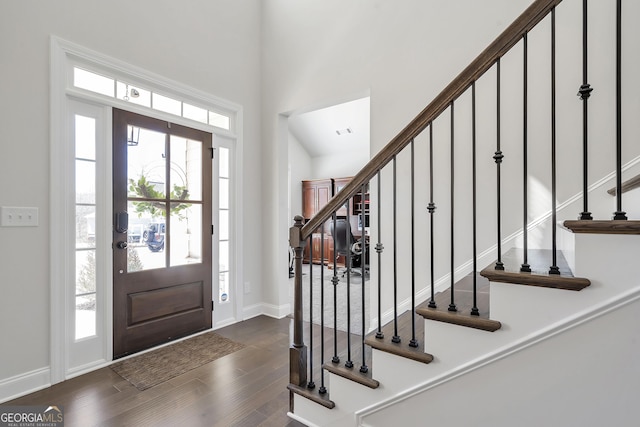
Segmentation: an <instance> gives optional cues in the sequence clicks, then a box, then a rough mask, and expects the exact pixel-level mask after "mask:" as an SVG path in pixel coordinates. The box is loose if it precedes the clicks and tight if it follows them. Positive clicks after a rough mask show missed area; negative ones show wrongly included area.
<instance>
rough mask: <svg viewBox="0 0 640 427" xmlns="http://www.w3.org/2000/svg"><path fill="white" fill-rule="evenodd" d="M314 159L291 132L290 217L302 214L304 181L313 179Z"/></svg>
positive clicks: (291, 218)
mask: <svg viewBox="0 0 640 427" xmlns="http://www.w3.org/2000/svg"><path fill="white" fill-rule="evenodd" d="M311 165H312V159H311V157H310V156H309V153H308V152H307V150H305V148H304V146H303V145H302V144H300V141H298V140H297V139H296V137H295V136H294V135H293V134H292V133H291V132H289V168H290V170H291V181H290V184H289V185H290V186H291V187H290V188H291V198H290V209H289V214H288V218H289V219H290V220H293V217H294V216H296V215H302V181H304V180H308V179H313V178H314V175H313V167H312V166H311Z"/></svg>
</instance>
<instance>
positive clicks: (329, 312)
mask: <svg viewBox="0 0 640 427" xmlns="http://www.w3.org/2000/svg"><path fill="white" fill-rule="evenodd" d="M309 270H310V269H309V264H304V265H303V266H302V271H303V277H302V288H303V293H302V302H303V314H304V320H305V321H307V322H308V321H309V319H310V318H311V316H310V312H309V306H310V305H311V303H313V323H315V324H317V325H320V324H321V310H320V308H321V290H324V325H325V327H328V328H333V327H334V318H333V313H334V311H336V312H337V314H338V316H337V325H338V327H337V329H338V330H341V331H347V276H346V275H345V276H344V277H341V276H342V270H340V269H339V270H338V278H339V279H340V281H339V282H338V285H337V287H336V291H337V304H336V306H337V309H336V310H334V296H333V291H334V285H333V282H332V280H331V279H332V278H333V270H332V269H329V268H328V267H324V282H322V283H323V286H320V284H321V277H320V272H321V270H322V269H321V267H320V266H319V265H314V266H313V271H312V272H310V271H309ZM311 276H313V286H312V289H313V295H312V297H313V301H312V302H311V301H310V300H309V288H310V286H309V279H310V277H311ZM369 283H370V281H369V278H368V277H367V278H366V280H365V282H364V291H365V301H366V304H365V307H364V319H365V331H366V330H368V328H369V305H370V304H369ZM290 285H291V286H292V289H293V278H292V279H290ZM362 286H363V284H362V278H361V277H360V275H356V274H353V273H352V274H351V278H350V283H349V288H350V303H351V311H350V313H349V316H350V324H351V333H352V334H356V335H362V313H363V310H362ZM291 307H292V310H293V290H292V291H291Z"/></svg>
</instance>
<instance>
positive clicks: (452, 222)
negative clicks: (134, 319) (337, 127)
mask: <svg viewBox="0 0 640 427" xmlns="http://www.w3.org/2000/svg"><path fill="white" fill-rule="evenodd" d="M630 5H631V7H628V6H630ZM594 9H595V13H593V12H594ZM627 10H630V11H637V12H640V10H638V8H637V7H635V6H634V5H633V2H631V1H621V0H617V1H616V0H606V1H602V2H595V1H587V0H565V1H561V0H536V1H534V2H532V4H531V6H530V7H529V8H527V9H526V10H525V11H524V12H523V13H522V15H521V16H520V17H518V18H517V19H516V21H514V22H513V23H512V24H511V25H510V26H509V27H508V28H507V29H506V30H505V31H504V32H503V33H502V34H501V35H500V36H499V37H498V38H497V39H496V40H495V41H494V42H493V43H492V44H491V45H490V46H489V47H487V49H485V51H484V52H482V53H481V54H480V55H479V56H478V58H476V60H474V61H473V62H472V63H471V64H470V65H469V66H468V67H467V68H466V69H465V70H464V71H463V72H462V73H460V75H458V76H457V77H456V78H455V79H454V80H453V81H452V83H451V84H449V86H447V87H446V88H445V89H444V90H443V91H442V92H441V93H440V94H439V95H438V96H437V97H436V98H435V99H434V100H433V101H432V102H431V103H430V104H429V105H428V106H427V107H426V108H425V109H424V110H423V111H422V112H421V113H420V114H419V115H418V116H417V117H416V118H415V119H414V120H413V121H411V122H410V123H409V125H407V127H405V129H403V130H402V131H401V132H400V133H399V134H398V135H397V136H396V137H395V138H394V139H393V140H391V141H390V143H389V144H388V145H387V146H386V147H385V148H383V149H382V150H381V151H380V152H379V153H378V154H377V155H376V156H375V157H374V158H373V159H372V160H371V161H370V162H369V163H368V164H367V165H366V166H365V167H364V168H363V169H362V170H361V171H360V172H359V173H358V174H357V175H356V176H355V177H354V179H353V180H352V181H351V182H350V183H349V184H348V185H347V186H345V187H344V188H343V189H342V190H341V191H340V192H339V193H338V194H337V195H336V196H335V197H334V198H333V199H332V200H331V201H330V202H329V203H328V204H327V205H326V206H325V207H324V208H323V209H322V210H321V211H320V212H319V213H318V214H317V215H316V216H315V217H314V218H312V219H311V220H310V221H308V222H307V223H306V224H303V222H302V218H301V217H296V218H295V224H294V226H293V227H292V228H291V230H290V239H289V240H290V245H291V247H292V248H293V250H294V252H295V260H294V274H295V297H294V304H295V309H294V331H293V342H292V345H291V347H290V384H289V390H290V392H291V400H290V402H291V408H290V414H289V415H290V417H292V418H294V419H297V420H298V421H300V422H302V423H304V424H306V425H309V426H354V425H355V426H391V425H409V424H410V423H411V424H417V425H427V424H431V423H445V422H446V423H447V424H448V425H454V426H457V425H468V424H474V425H478V426H514V425H518V426H541V425H552V426H555V425H562V426H573V425H576V426H577V425H581V426H583V425H621V426H626V425H635V424H636V423H637V419H638V418H639V416H640V409H636V408H637V405H636V404H635V402H636V401H637V398H638V397H639V395H640V393H639V392H638V391H637V390H636V388H637V387H636V385H637V381H638V379H640V364H638V363H637V362H636V355H637V353H638V351H640V339H638V337H640V334H638V332H640V326H639V324H638V322H637V321H635V316H634V314H635V312H636V310H637V309H638V308H640V275H638V274H637V273H636V272H635V271H634V267H635V264H636V263H637V262H638V259H640V258H639V255H640V221H638V220H634V219H633V218H640V211H637V210H636V208H635V207H636V206H638V205H637V204H634V203H635V202H634V200H636V199H633V197H635V196H630V195H631V193H632V192H629V193H626V195H625V199H624V200H623V193H624V191H626V190H627V189H630V188H633V187H632V186H630V185H629V184H627V183H625V184H624V185H623V175H627V176H630V175H637V174H638V171H639V169H640V150H636V151H634V150H633V149H629V147H631V145H630V144H628V143H625V141H626V139H625V138H627V135H635V134H637V133H638V132H640V129H639V128H638V126H637V125H636V124H635V122H637V121H638V120H637V117H638V116H640V106H639V105H638V104H637V102H636V103H634V101H630V100H629V99H637V96H638V93H637V87H636V86H634V85H631V86H632V87H628V88H626V87H624V89H625V90H626V92H624V91H623V90H622V89H623V84H624V83H625V82H628V81H630V80H628V79H624V78H623V76H624V70H625V68H624V65H629V64H631V67H633V66H635V65H634V64H636V62H634V61H637V62H638V63H640V55H637V54H635V53H634V52H636V51H637V46H636V45H637V43H636V42H635V41H633V40H634V38H633V36H634V35H635V37H636V38H635V40H636V41H637V40H638V39H639V38H640V36H638V34H639V33H638V32H637V31H635V30H628V29H627V28H628V27H625V25H634V24H633V22H634V18H633V16H630V15H627V13H628V12H627ZM609 12H610V13H609ZM608 15H611V16H613V18H614V19H613V22H602V21H601V20H600V18H606V17H607V16H608ZM590 27H596V28H600V29H602V28H607V29H608V31H609V32H610V33H611V34H612V35H615V36H613V37H611V39H612V40H613V41H614V46H612V47H611V48H610V49H608V50H607V51H606V52H605V53H608V55H609V56H608V58H607V59H606V60H605V59H603V58H598V59H597V60H596V61H598V63H607V64H613V65H612V66H611V67H610V68H611V70H614V69H615V71H612V72H610V73H608V74H606V73H604V74H603V73H600V72H598V73H594V74H597V77H596V78H595V81H594V82H591V83H593V87H592V86H591V84H590V81H589V79H588V76H589V74H588V71H589V70H591V69H593V68H596V67H594V65H593V64H594V59H592V58H593V57H594V55H593V54H592V53H591V51H590V50H589V41H592V40H593V38H594V36H593V35H592V36H589V34H590V33H589V28H590ZM576 31H577V32H578V36H577V37H576V36H575V34H573V32H576ZM598 31H601V30H598ZM623 35H626V36H627V37H629V35H631V36H632V37H631V41H626V42H625V41H624V39H623V37H622V36H623ZM600 38H601V37H600ZM600 38H598V40H600ZM558 39H560V40H558ZM566 39H570V40H581V44H580V43H579V44H577V45H575V46H572V49H574V50H575V51H578V52H581V54H580V55H578V56H579V57H580V58H581V60H580V61H578V63H577V64H576V63H575V61H573V62H572V63H571V64H569V63H567V62H566V61H568V59H567V58H566V56H568V55H566V51H565V50H562V49H565V48H566ZM595 44H598V43H595ZM625 46H626V47H625ZM631 46H634V47H631ZM602 50H603V49H602V48H600V49H598V48H596V51H597V52H600V53H602ZM605 50H606V49H605ZM558 51H561V54H560V55H559V54H558ZM541 52H542V54H541ZM588 52H589V55H588V54H587V53H588ZM562 53H564V54H562ZM634 55H635V56H634ZM541 58H542V59H541ZM545 58H546V59H545ZM534 61H542V62H543V65H535V64H534ZM569 69H572V70H573V73H572V72H570V71H567V70H569ZM576 70H577V72H576ZM611 70H610V71H611ZM541 74H545V75H546V77H545V78H541V77H540V76H541ZM575 75H578V76H580V75H582V81H581V82H577V84H576V85H575V86H576V91H577V92H578V96H579V98H577V99H576V100H573V102H574V103H575V104H576V105H577V112H576V111H575V110H576V106H575V105H573V104H571V105H572V106H569V104H568V103H567V102H566V101H565V98H566V96H565V93H566V92H567V91H566V90H564V89H562V88H563V86H562V85H563V84H564V83H566V79H567V77H568V76H575ZM514 87H518V88H519V92H518V93H514V92H513V91H512V89H513V88H514ZM609 88H610V89H613V92H614V95H611V96H608V95H600V94H601V93H603V92H605V90H606V89H609ZM592 91H593V94H592V93H591V92H592ZM541 93H545V94H546V95H545V96H542V97H541V96H540V94H541ZM625 93H627V94H632V96H628V95H627V96H623V94H625ZM598 96H600V98H598ZM633 97H635V98H633ZM611 102H613V103H614V104H615V105H612V104H611ZM590 109H591V110H590ZM605 109H606V110H608V111H611V110H615V114H608V115H607V117H600V115H595V116H596V117H594V111H596V112H598V111H603V110H605ZM590 111H591V112H590ZM634 118H635V119H634ZM567 123H568V124H567ZM489 128H490V129H491V130H488V129H489ZM603 135H609V136H611V139H612V140H613V142H611V143H610V144H606V143H605V142H604V141H603ZM603 145H606V146H607V147H609V149H608V150H609V152H611V153H612V154H611V158H610V159H608V158H604V157H605V156H600V157H596V158H594V157H589V154H590V153H594V152H597V153H602V149H601V147H602V146H603ZM628 152H629V154H628ZM634 155H635V156H636V157H634ZM601 157H602V158H601ZM487 159H491V160H492V161H491V162H487ZM608 160H611V165H612V168H613V166H615V170H614V171H613V172H610V173H609V174H608V175H605V176H598V177H594V176H591V175H592V174H590V173H589V170H590V168H593V166H594V165H595V166H596V167H595V168H594V169H596V170H600V169H602V162H603V161H604V162H606V161H608ZM607 164H608V163H607ZM577 165H581V167H579V166H577ZM567 169H570V170H572V171H573V172H575V174H574V175H576V176H577V179H576V178H575V177H573V176H571V175H570V174H567V173H566V170H567ZM632 180H633V179H632ZM632 180H631V181H632ZM613 184H615V186H614V188H615V191H614V192H613V193H614V195H615V197H616V198H615V206H612V205H611V200H610V196H608V195H607V194H606V193H607V191H606V190H607V189H608V187H609V186H611V185H613ZM636 192H637V190H636ZM365 193H369V194H370V196H371V221H370V224H371V236H370V244H369V249H368V251H369V259H370V276H369V280H368V285H367V284H361V283H360V282H358V283H357V284H353V283H351V281H350V275H351V274H352V273H351V272H350V271H348V272H347V275H346V279H344V280H343V279H339V278H338V277H337V272H336V269H335V268H334V269H333V272H332V273H331V274H332V275H333V277H331V276H329V277H328V278H327V279H326V280H329V281H331V282H332V283H333V285H334V293H333V295H326V296H325V295H324V292H323V293H322V294H321V295H322V296H321V298H322V300H321V304H320V309H319V311H320V313H311V314H310V315H309V314H307V315H305V313H303V301H302V297H303V290H304V289H305V287H306V288H307V290H308V288H309V287H310V286H312V285H311V283H309V282H305V280H304V279H303V264H302V253H303V250H304V247H305V245H306V244H308V242H309V239H310V236H311V234H312V233H313V232H315V231H316V230H324V229H326V228H328V227H325V224H326V223H327V222H329V223H330V222H331V221H336V220H337V218H338V215H337V211H338V210H339V209H340V208H342V207H343V206H345V205H347V206H349V204H350V203H351V201H352V199H353V198H354V197H359V198H361V199H364V195H365ZM623 201H624V202H625V203H626V202H627V201H630V202H631V203H629V206H632V209H631V210H629V212H625V210H624V209H623ZM603 212H609V213H608V214H605V215H612V216H613V218H614V219H613V220H603V219H601V218H606V216H602V214H603ZM611 212H613V213H612V214H611ZM347 215H349V209H348V208H347ZM360 215H362V216H364V215H365V214H364V212H362V213H360ZM575 217H578V218H579V219H578V220H574V219H572V218H575ZM594 218H595V219H594ZM361 223H363V224H364V223H365V221H364V218H361ZM321 232H322V231H321ZM363 256H364V255H363ZM332 262H333V263H334V264H335V262H336V260H327V263H328V264H331V263H332ZM361 273H362V274H363V275H364V267H363V271H361ZM365 286H368V287H369V288H368V293H366V292H365ZM345 289H348V290H349V291H348V292H345V291H344V290H345ZM354 289H355V290H356V291H358V290H361V295H362V297H361V298H353V297H352V295H358V292H355V293H354ZM339 290H340V291H339ZM306 294H307V295H310V298H313V292H307V293H306ZM366 294H368V295H369V296H368V297H366V296H365V295H366ZM338 298H347V299H348V301H347V312H346V319H347V322H346V324H347V330H346V331H338V330H337V328H333V325H335V324H337V323H336V322H335V320H336V319H335V318H332V317H328V318H326V319H325V317H324V312H325V311H324V310H325V308H324V307H330V306H331V307H334V308H335V304H336V300H337V299H338ZM367 305H368V308H369V312H370V313H372V317H373V316H375V317H373V318H372V319H371V322H370V325H371V326H370V327H369V330H368V331H367V332H368V333H366V334H364V335H357V334H354V333H352V329H351V326H352V324H351V322H350V320H349V319H350V315H351V312H352V310H353V311H356V310H360V312H364V307H365V306H367ZM316 306H317V304H316ZM308 307H314V304H313V301H309V304H308ZM311 310H313V308H311ZM316 310H318V309H316ZM337 311H338V310H335V309H333V310H330V312H331V313H334V314H332V316H338V314H337ZM376 313H377V316H376ZM314 316H315V318H318V316H319V317H320V319H321V320H320V322H319V323H318V324H315V325H314V324H309V323H308V322H305V321H304V320H303V319H305V318H307V319H314ZM363 318H364V316H363ZM358 326H360V325H358ZM355 329H357V328H355ZM361 329H362V330H364V329H365V324H364V319H363V324H362V328H361Z"/></svg>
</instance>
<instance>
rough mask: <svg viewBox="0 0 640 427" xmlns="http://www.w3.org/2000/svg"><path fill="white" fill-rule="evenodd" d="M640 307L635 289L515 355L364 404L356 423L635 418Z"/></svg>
mask: <svg viewBox="0 0 640 427" xmlns="http://www.w3.org/2000/svg"><path fill="white" fill-rule="evenodd" d="M638 309H640V298H638V296H637V295H636V298H635V300H633V301H632V302H630V303H628V304H626V305H624V306H622V307H616V308H615V309H613V310H610V311H608V312H607V313H606V314H604V315H602V316H599V317H597V318H595V319H590V320H588V321H586V322H583V323H581V324H579V325H578V326H576V327H573V328H571V329H568V330H564V331H563V332H562V333H559V334H556V335H553V336H551V337H547V339H544V340H541V341H538V342H536V343H535V344H534V345H531V346H529V347H527V348H524V349H522V351H518V352H515V353H513V354H510V355H509V357H503V358H501V359H496V360H495V361H493V362H492V363H488V364H485V365H483V366H481V367H479V368H478V369H474V370H472V371H469V372H467V373H465V375H459V376H457V377H455V378H453V379H451V380H449V381H443V382H440V383H435V384H433V385H432V386H431V387H430V388H428V389H425V390H421V391H420V392H419V393H414V394H411V395H407V396H405V398H404V399H402V400H397V401H395V402H393V404H389V405H386V406H382V405H381V406H379V407H378V408H375V409H370V410H368V411H366V410H365V411H362V412H361V413H359V414H356V423H355V424H354V425H358V426H389V425H408V424H407V423H408V422H409V421H410V420H418V419H422V420H425V423H428V424H429V425H439V424H443V423H446V425H448V426H452V427H458V426H465V427H466V426H468V425H470V424H473V425H478V426H492V427H512V426H514V425H518V426H522V427H534V426H535V427H538V426H544V425H549V426H556V425H557V426H560V425H561V426H576V427H577V426H584V425H589V426H591V425H620V426H622V425H625V426H626V425H635V421H637V419H638V417H639V416H640V408H639V407H638V405H637V404H636V402H637V399H638V391H637V387H636V382H637V378H638V377H639V376H640V366H639V365H638V364H637V363H636V362H635V359H636V358H635V355H636V354H637V352H638V351H640V341H638V340H631V339H629V336H638V334H639V333H640V325H639V324H638V323H637V322H635V320H634V319H635V313H637V311H638ZM620 325H624V329H620V328H619V327H620ZM614 332H615V333H614ZM611 348H616V352H614V353H612V352H611ZM514 420H515V422H514Z"/></svg>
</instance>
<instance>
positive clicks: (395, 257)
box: [391, 155, 401, 343]
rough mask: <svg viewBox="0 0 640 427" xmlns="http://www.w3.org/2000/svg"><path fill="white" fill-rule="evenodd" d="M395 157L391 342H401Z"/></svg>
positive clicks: (394, 163)
mask: <svg viewBox="0 0 640 427" xmlns="http://www.w3.org/2000/svg"><path fill="white" fill-rule="evenodd" d="M396 175H397V174H396V156H395V155H394V156H393V337H392V338H391V342H394V343H399V342H400V341H401V339H400V336H399V335H398V231H397V230H398V227H397V222H398V221H397V217H398V210H397V197H396V196H397V192H398V191H397V182H396V181H397V177H396Z"/></svg>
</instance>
